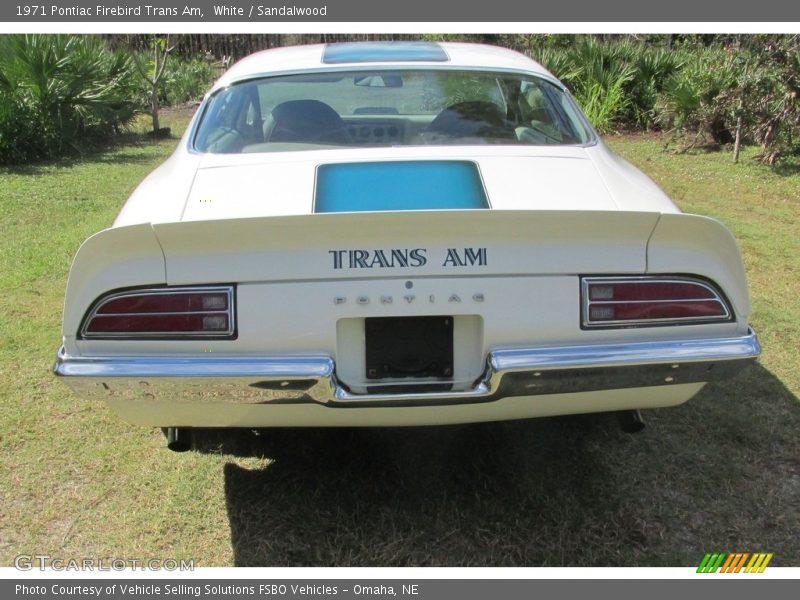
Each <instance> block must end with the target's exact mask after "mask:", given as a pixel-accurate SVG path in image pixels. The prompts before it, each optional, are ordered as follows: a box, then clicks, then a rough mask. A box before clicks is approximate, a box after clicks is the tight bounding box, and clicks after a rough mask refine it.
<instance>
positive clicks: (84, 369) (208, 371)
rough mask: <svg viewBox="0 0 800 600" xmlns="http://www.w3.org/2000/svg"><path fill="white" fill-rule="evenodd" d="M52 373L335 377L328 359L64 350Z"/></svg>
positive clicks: (155, 376) (326, 357)
mask: <svg viewBox="0 0 800 600" xmlns="http://www.w3.org/2000/svg"><path fill="white" fill-rule="evenodd" d="M53 372H54V373H55V374H56V375H58V376H60V377H108V378H115V377H134V378H137V379H140V378H144V377H148V378H155V379H159V378H171V377H186V378H215V377H223V378H224V377H259V378H265V377H267V378H269V377H272V378H275V379H281V378H283V379H293V378H323V377H332V376H333V373H334V362H333V359H332V358H330V357H328V356H297V357H275V358H262V357H248V356H231V357H227V356H226V357H217V356H215V357H211V356H208V357H206V356H202V357H164V358H161V357H102V358H100V357H98V358H93V357H82V356H67V354H66V352H65V351H64V348H63V347H62V348H61V349H60V350H59V352H58V356H57V357H56V364H55V366H54V367H53Z"/></svg>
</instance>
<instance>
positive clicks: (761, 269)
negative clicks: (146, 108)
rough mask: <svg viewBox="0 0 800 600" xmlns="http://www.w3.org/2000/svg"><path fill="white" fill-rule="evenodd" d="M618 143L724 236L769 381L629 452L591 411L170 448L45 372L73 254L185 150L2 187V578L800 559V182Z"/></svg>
mask: <svg viewBox="0 0 800 600" xmlns="http://www.w3.org/2000/svg"><path fill="white" fill-rule="evenodd" d="M167 124H168V125H171V126H172V127H173V128H174V129H176V130H178V129H180V128H181V127H183V126H185V118H181V119H179V120H178V121H173V122H172V123H167ZM610 144H611V145H612V146H613V147H614V148H615V149H616V150H617V151H618V152H620V153H621V154H623V155H625V156H626V157H627V158H629V159H630V160H632V161H633V162H635V163H637V164H638V165H639V166H641V167H642V168H643V169H644V170H645V171H647V172H648V173H649V174H650V175H651V176H653V177H654V178H655V179H656V180H657V181H658V182H659V183H660V184H661V185H662V186H663V187H664V188H665V189H666V190H667V192H668V193H670V194H671V195H672V196H673V197H674V198H675V199H676V200H677V201H678V202H679V204H680V205H681V207H682V208H683V209H684V210H687V211H692V212H698V213H701V214H708V215H712V216H715V217H718V218H720V219H721V220H722V221H724V222H725V223H726V224H727V225H728V226H729V227H730V228H731V229H732V230H733V231H734V233H735V234H736V236H737V238H738V239H739V240H740V242H741V244H742V247H743V250H744V253H745V260H746V263H747V269H748V273H749V276H750V285H751V290H752V295H753V301H754V307H755V314H754V317H753V322H754V324H755V326H756V327H757V329H758V331H759V334H760V336H761V340H762V342H763V343H764V355H763V357H762V359H761V361H760V364H758V365H756V366H754V367H753V368H751V369H750V370H749V371H747V372H745V373H743V374H742V375H741V376H740V377H739V378H738V379H736V380H734V381H731V382H728V383H725V384H720V385H715V386H709V387H707V388H706V389H705V390H704V391H703V392H702V393H701V394H700V395H699V396H698V397H696V398H695V399H693V400H692V401H691V402H689V403H687V404H685V405H683V406H680V407H677V408H673V409H663V410H658V411H648V412H647V413H646V414H645V418H646V420H647V422H648V428H647V429H646V430H645V431H644V432H643V433H641V434H639V435H636V436H626V435H624V434H622V433H620V432H619V431H618V429H617V428H616V426H615V423H614V421H613V419H611V418H610V417H605V416H600V417H596V416H585V417H575V418H558V419H538V420H530V421H520V422H510V423H500V424H486V425H472V426H462V427H437V428H424V429H366V430H353V429H343V430H330V431H328V430H277V431H275V430H272V431H270V430H265V431H263V432H261V434H260V435H259V436H254V435H251V434H250V433H241V434H239V435H236V436H232V437H230V438H227V439H224V438H220V437H218V436H217V435H215V434H213V433H208V434H207V435H205V436H203V437H202V438H201V440H200V442H201V445H203V447H205V448H207V449H212V450H213V449H217V450H218V451H216V452H207V453H189V454H174V453H171V452H169V451H167V450H166V449H165V448H164V442H163V437H162V435H161V433H160V432H159V431H157V430H152V429H147V428H141V427H134V426H131V425H128V424H126V423H124V422H122V421H120V420H119V419H118V418H116V417H115V416H113V415H112V414H111V413H110V412H109V411H108V409H106V408H105V407H104V406H101V405H100V406H98V405H96V404H93V403H89V402H86V401H83V400H80V399H78V398H76V397H74V396H73V395H72V394H71V393H70V392H69V391H68V390H67V389H66V388H65V387H64V386H63V385H62V384H60V383H58V382H56V381H55V380H54V379H53V378H52V376H51V375H50V374H49V368H50V365H51V363H52V361H53V354H54V351H55V349H56V347H57V346H58V343H59V326H60V318H61V304H62V300H63V293H64V286H65V281H66V276H67V272H68V269H69V263H70V259H71V257H72V256H73V255H74V253H75V251H76V249H77V247H78V245H79V244H80V242H81V241H82V240H83V239H84V238H85V237H86V236H88V235H89V234H91V233H93V232H95V231H96V230H98V229H100V228H102V227H105V226H108V225H109V224H110V223H111V222H112V220H113V218H114V216H115V214H116V212H117V210H118V209H119V206H120V205H121V204H122V202H123V201H124V200H125V198H126V197H127V196H128V194H129V193H130V192H131V190H132V189H133V188H134V187H135V185H136V184H137V183H138V182H139V181H140V180H141V179H142V178H143V177H144V176H145V174H146V173H148V172H149V171H150V170H151V169H152V168H153V167H154V166H155V165H157V164H158V163H159V162H160V161H162V160H163V159H164V158H165V157H166V156H167V155H168V154H169V153H170V151H171V150H172V148H173V147H174V145H175V140H174V139H173V140H167V141H163V142H150V141H145V140H141V139H140V140H139V141H138V142H137V143H135V144H131V145H125V146H121V147H118V148H114V149H111V150H109V151H107V152H103V153H101V154H97V155H93V156H89V157H86V158H85V159H82V160H72V161H67V162H62V163H55V164H49V165H44V166H37V167H29V168H25V169H22V170H16V171H14V170H8V169H6V170H0V190H2V191H1V192H0V214H1V215H2V219H1V220H0V227H2V231H0V233H2V235H1V236H0V261H2V262H1V263H0V281H2V285H0V314H2V315H3V316H2V317H1V318H0V319H1V320H0V411H2V412H1V413H0V414H2V417H0V419H1V420H0V425H2V427H0V456H2V460H1V461H0V564H6V565H7V564H11V563H12V562H13V558H14V556H15V555H17V554H19V553H24V554H36V553H44V554H49V555H51V556H54V557H61V558H78V557H97V558H105V557H120V558H129V559H132V558H139V559H148V558H164V557H173V558H184V559H193V560H194V561H195V564H196V565H198V566H201V565H202V566H215V565H231V564H235V565H270V566H272V565H313V566H321V565H360V566H368V565H392V566H394V565H496V566H501V565H509V566H510V565H515V566H537V565H600V566H602V565H693V564H694V565H696V564H697V563H699V561H700V559H701V558H702V556H703V554H704V553H705V552H707V551H750V552H754V551H765V552H775V553H776V556H775V559H774V561H773V564H775V565H800V541H799V540H800V536H798V533H800V458H799V457H800V441H798V435H797V431H798V430H799V429H800V405H799V404H798V401H797V397H798V395H800V369H798V367H800V360H798V344H797V341H796V340H798V339H800V303H799V301H798V298H800V284H799V283H798V281H800V277H798V272H797V271H798V257H799V256H800V248H799V247H798V244H800V240H799V239H798V238H800V235H798V234H800V227H798V224H800V175H798V174H797V173H796V172H791V169H788V170H787V171H785V172H784V173H782V174H779V173H774V172H772V171H770V170H769V169H766V168H764V167H760V166H757V165H755V164H752V162H751V161H750V159H749V156H750V155H747V156H746V157H745V159H744V162H743V163H742V164H740V165H738V166H733V165H732V164H730V160H729V157H728V156H727V155H722V154H702V155H675V154H669V153H664V152H662V151H661V144H660V142H659V141H658V140H656V139H653V138H646V137H645V138H639V137H625V138H614V139H611V140H610ZM253 456H256V457H255V458H254V457H253Z"/></svg>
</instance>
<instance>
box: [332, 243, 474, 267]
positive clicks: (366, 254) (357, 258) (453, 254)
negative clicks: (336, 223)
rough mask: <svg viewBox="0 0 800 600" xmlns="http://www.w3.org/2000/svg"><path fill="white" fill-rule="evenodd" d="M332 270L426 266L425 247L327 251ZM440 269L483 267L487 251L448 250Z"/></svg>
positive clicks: (442, 259)
mask: <svg viewBox="0 0 800 600" xmlns="http://www.w3.org/2000/svg"><path fill="white" fill-rule="evenodd" d="M328 254H330V255H331V256H332V257H333V268H334V270H338V269H394V268H405V267H408V268H417V267H423V266H425V265H426V264H428V249H427V248H393V249H391V250H383V249H376V250H328ZM438 262H439V264H441V266H443V267H485V266H487V264H488V260H487V255H486V248H447V251H446V253H445V255H444V256H443V257H442V258H440V260H439V261H438Z"/></svg>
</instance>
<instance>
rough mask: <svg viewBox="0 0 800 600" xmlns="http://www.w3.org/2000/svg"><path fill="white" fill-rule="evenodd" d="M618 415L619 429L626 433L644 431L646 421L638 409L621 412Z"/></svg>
mask: <svg viewBox="0 0 800 600" xmlns="http://www.w3.org/2000/svg"><path fill="white" fill-rule="evenodd" d="M616 414H617V421H618V422H619V427H620V429H622V431H624V432H625V433H639V432H640V431H641V430H642V429H644V420H643V419H642V413H640V412H639V409H638V408H637V409H634V410H621V411H618V412H617V413H616Z"/></svg>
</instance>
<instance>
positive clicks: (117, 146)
mask: <svg viewBox="0 0 800 600" xmlns="http://www.w3.org/2000/svg"><path fill="white" fill-rule="evenodd" d="M179 141H180V136H175V135H173V136H171V137H161V138H154V137H151V136H150V135H148V134H146V133H138V132H133V131H128V132H124V133H121V134H119V135H118V136H116V137H115V138H114V140H113V141H111V142H109V143H107V144H103V145H98V146H97V147H93V148H84V149H81V151H80V152H74V153H72V154H67V155H65V156H61V157H59V158H54V159H50V160H44V161H41V162H33V163H26V164H19V165H0V174H4V173H5V174H10V175H42V174H46V173H49V172H51V171H52V170H53V169H71V168H74V167H77V166H80V165H82V164H86V163H93V164H105V165H118V164H135V163H148V162H152V161H153V157H152V156H148V155H147V154H142V153H136V152H127V151H124V150H125V149H129V148H146V147H149V146H154V145H157V144H159V143H162V142H172V143H174V144H177V143H178V142H179Z"/></svg>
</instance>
